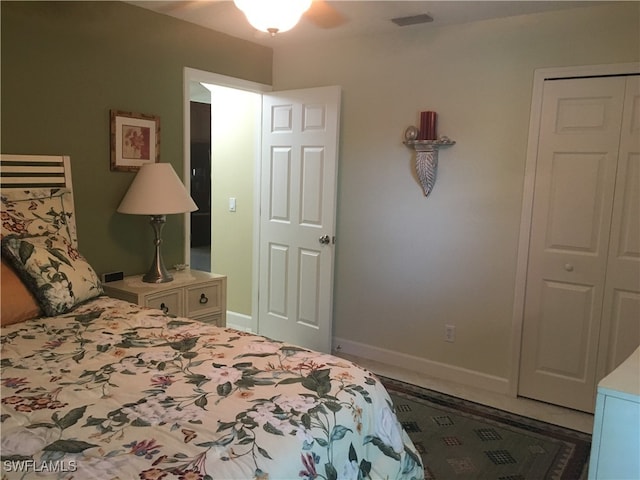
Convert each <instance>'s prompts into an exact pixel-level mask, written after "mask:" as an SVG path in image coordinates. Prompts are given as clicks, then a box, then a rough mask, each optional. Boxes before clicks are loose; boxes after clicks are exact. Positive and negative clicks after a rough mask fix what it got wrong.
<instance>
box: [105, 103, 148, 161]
mask: <svg viewBox="0 0 640 480" xmlns="http://www.w3.org/2000/svg"><path fill="white" fill-rule="evenodd" d="M110 118H111V121H110V122H109V123H110V133H111V171H117V172H137V171H138V170H139V169H140V167H141V166H142V165H144V164H146V163H157V162H159V161H160V117H159V116H157V115H148V114H144V113H134V112H126V111H122V110H111V111H110Z"/></svg>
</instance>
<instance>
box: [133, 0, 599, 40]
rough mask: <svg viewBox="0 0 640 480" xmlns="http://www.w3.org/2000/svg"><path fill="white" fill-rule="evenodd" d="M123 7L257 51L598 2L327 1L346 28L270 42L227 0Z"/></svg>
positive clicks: (301, 29) (308, 30)
mask: <svg viewBox="0 0 640 480" xmlns="http://www.w3.org/2000/svg"><path fill="white" fill-rule="evenodd" d="M128 3H131V4H134V5H137V6H140V7H143V8H146V9H149V10H153V11H156V12H158V13H162V14H164V15H170V16H172V17H176V18H179V19H182V20H186V21H188V22H192V23H195V24H198V25H202V26H204V27H207V28H211V29H213V30H217V31H220V32H224V33H227V34H229V35H232V36H234V37H238V38H243V39H245V40H250V41H252V42H255V43H260V44H262V45H267V46H272V47H277V46H278V45H280V44H282V43H283V42H291V41H296V42H298V41H307V40H323V39H330V38H336V37H347V36H359V35H367V34H375V33H382V32H390V31H394V30H397V29H399V28H411V29H419V28H433V27H434V26H440V25H451V24H459V23H466V22H472V21H477V20H487V19H490V18H499V17H508V16H514V15H524V14H528V13H537V12H546V11H553V10H559V9H567V8H580V7H584V6H588V5H595V4H598V3H604V2H598V1H551V0H547V1H537V2H531V1H506V0H504V1H480V0H477V1H456V0H449V1H436V2H424V1H380V0H353V1H344V0H343V1H341V0H338V1H330V2H329V3H330V4H331V6H333V7H334V8H335V9H337V10H338V11H339V12H340V13H341V14H342V15H343V16H344V17H345V18H346V20H347V21H346V22H345V23H344V24H343V25H341V26H339V27H335V28H331V29H323V28H320V27H318V26H316V25H314V24H313V23H312V22H311V21H310V20H308V19H305V18H304V17H303V19H302V20H301V21H300V23H299V24H298V25H297V26H296V27H295V28H294V29H293V30H290V31H288V32H283V33H280V34H278V35H276V36H275V37H270V36H269V35H268V34H266V33H262V32H258V31H256V30H255V29H253V27H251V26H250V25H249V24H248V23H247V21H246V18H245V17H244V14H243V13H242V12H240V10H238V9H237V8H236V7H235V5H234V4H233V2H232V1H231V0H181V1H167V0H163V1H147V0H144V1H130V2H128ZM422 13H427V14H429V15H431V16H432V17H433V18H434V21H433V22H432V23H426V24H421V25H412V26H407V27H398V26H396V25H395V24H393V23H392V22H391V21H390V20H391V19H392V18H395V17H403V16H409V15H417V14H422Z"/></svg>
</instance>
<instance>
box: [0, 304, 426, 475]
mask: <svg viewBox="0 0 640 480" xmlns="http://www.w3.org/2000/svg"><path fill="white" fill-rule="evenodd" d="M1 361H2V370H1V371H2V377H1V384H2V416H1V418H0V420H1V428H2V450H1V455H2V478H3V479H4V478H8V479H13V478H36V477H37V478H42V476H45V478H68V479H70V478H75V479H92V478H95V479H101V480H107V479H122V480H126V479H145V480H151V479H167V480H169V479H180V480H196V479H203V480H205V479H225V480H231V479H243V480H244V479H271V480H276V479H283V480H288V479H291V480H293V479H300V478H302V479H308V480H311V479H360V478H372V479H414V478H415V479H418V478H423V476H424V473H423V468H422V465H421V463H420V459H419V457H418V455H417V454H416V453H415V450H414V447H413V445H412V443H411V441H410V440H409V438H408V436H407V435H406V433H405V432H404V431H403V430H402V428H401V426H400V424H399V423H398V421H397V419H396V416H395V414H394V412H393V406H392V404H391V401H390V399H389V396H388V395H387V392H386V391H385V389H384V387H383V386H382V384H381V383H380V382H379V381H378V380H377V379H376V377H375V376H373V375H372V374H371V373H369V372H367V371H366V370H363V369H361V368H358V367H356V366H354V365H353V364H351V363H349V362H347V361H345V360H342V359H339V358H336V357H333V356H330V355H325V354H320V353H317V352H312V351H308V350H305V349H302V348H299V347H295V346H292V345H287V344H283V343H279V342H276V341H272V340H269V339H266V338H264V337H259V336H256V335H253V334H248V333H244V332H238V331H236V330H232V329H224V328H218V327H215V326H211V325H206V324H203V323H199V322H195V321H192V320H188V319H185V318H172V317H168V316H165V315H164V314H162V312H159V311H157V310H150V309H145V308H142V307H138V306H136V305H133V304H129V303H126V302H122V301H119V300H114V299H110V298H106V297H100V298H98V299H95V300H93V301H91V302H89V303H87V304H85V305H82V306H81V307H79V308H78V309H76V310H75V311H73V312H72V313H70V314H66V315H62V316H58V317H53V318H44V319H36V320H31V321H28V322H25V323H22V324H17V325H11V326H9V327H6V328H3V329H2V360H1Z"/></svg>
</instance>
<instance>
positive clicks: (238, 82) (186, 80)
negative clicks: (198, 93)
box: [182, 67, 273, 332]
mask: <svg viewBox="0 0 640 480" xmlns="http://www.w3.org/2000/svg"><path fill="white" fill-rule="evenodd" d="M191 82H204V83H208V84H211V85H218V86H221V87H229V88H234V89H237V90H246V91H248V92H253V93H257V94H261V95H262V94H263V93H270V92H272V91H273V87H272V86H271V85H267V84H264V83H257V82H252V81H250V80H243V79H241V78H236V77H229V76H227V75H221V74H219V73H212V72H207V71H204V70H198V69H195V68H190V67H184V69H183V81H182V89H183V91H182V94H183V129H184V130H183V155H184V168H183V176H184V184H185V186H186V187H187V191H190V187H191V172H190V170H191V168H190V167H191V141H190V137H191V105H190V101H191V98H190V97H191V95H190V90H189V85H190V84H191ZM261 103H262V102H261ZM260 137H261V136H258V138H256V139H255V147H254V148H255V157H254V158H255V165H254V178H253V186H254V191H255V192H257V193H256V195H254V199H253V240H252V255H253V261H252V265H253V266H252V273H251V325H250V328H251V330H252V331H253V332H256V331H257V326H258V323H257V319H256V312H257V311H258V287H259V279H260V277H259V275H258V266H259V263H258V262H259V260H260V257H259V254H260V176H261V168H262V162H261V161H260V160H261V156H262V149H261V145H262V139H261V138H260ZM184 222H185V223H184V225H185V230H184V258H185V262H184V263H187V264H188V263H189V256H190V251H189V250H190V244H191V241H190V234H191V216H190V214H189V213H186V214H185V215H184Z"/></svg>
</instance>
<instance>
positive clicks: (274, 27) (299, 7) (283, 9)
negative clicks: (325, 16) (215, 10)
mask: <svg viewBox="0 0 640 480" xmlns="http://www.w3.org/2000/svg"><path fill="white" fill-rule="evenodd" d="M234 3H235V4H236V7H238V8H239V9H240V10H242V12H243V13H244V15H245V16H246V17H247V21H248V22H249V23H250V24H251V25H252V26H253V27H254V28H256V29H258V30H261V31H263V32H268V33H270V34H271V35H275V34H276V33H278V32H286V31H287V30H291V29H292V28H293V27H295V26H296V24H297V23H298V21H299V20H300V17H301V16H302V14H303V13H304V12H306V11H307V10H308V9H309V7H310V6H311V0H234Z"/></svg>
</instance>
